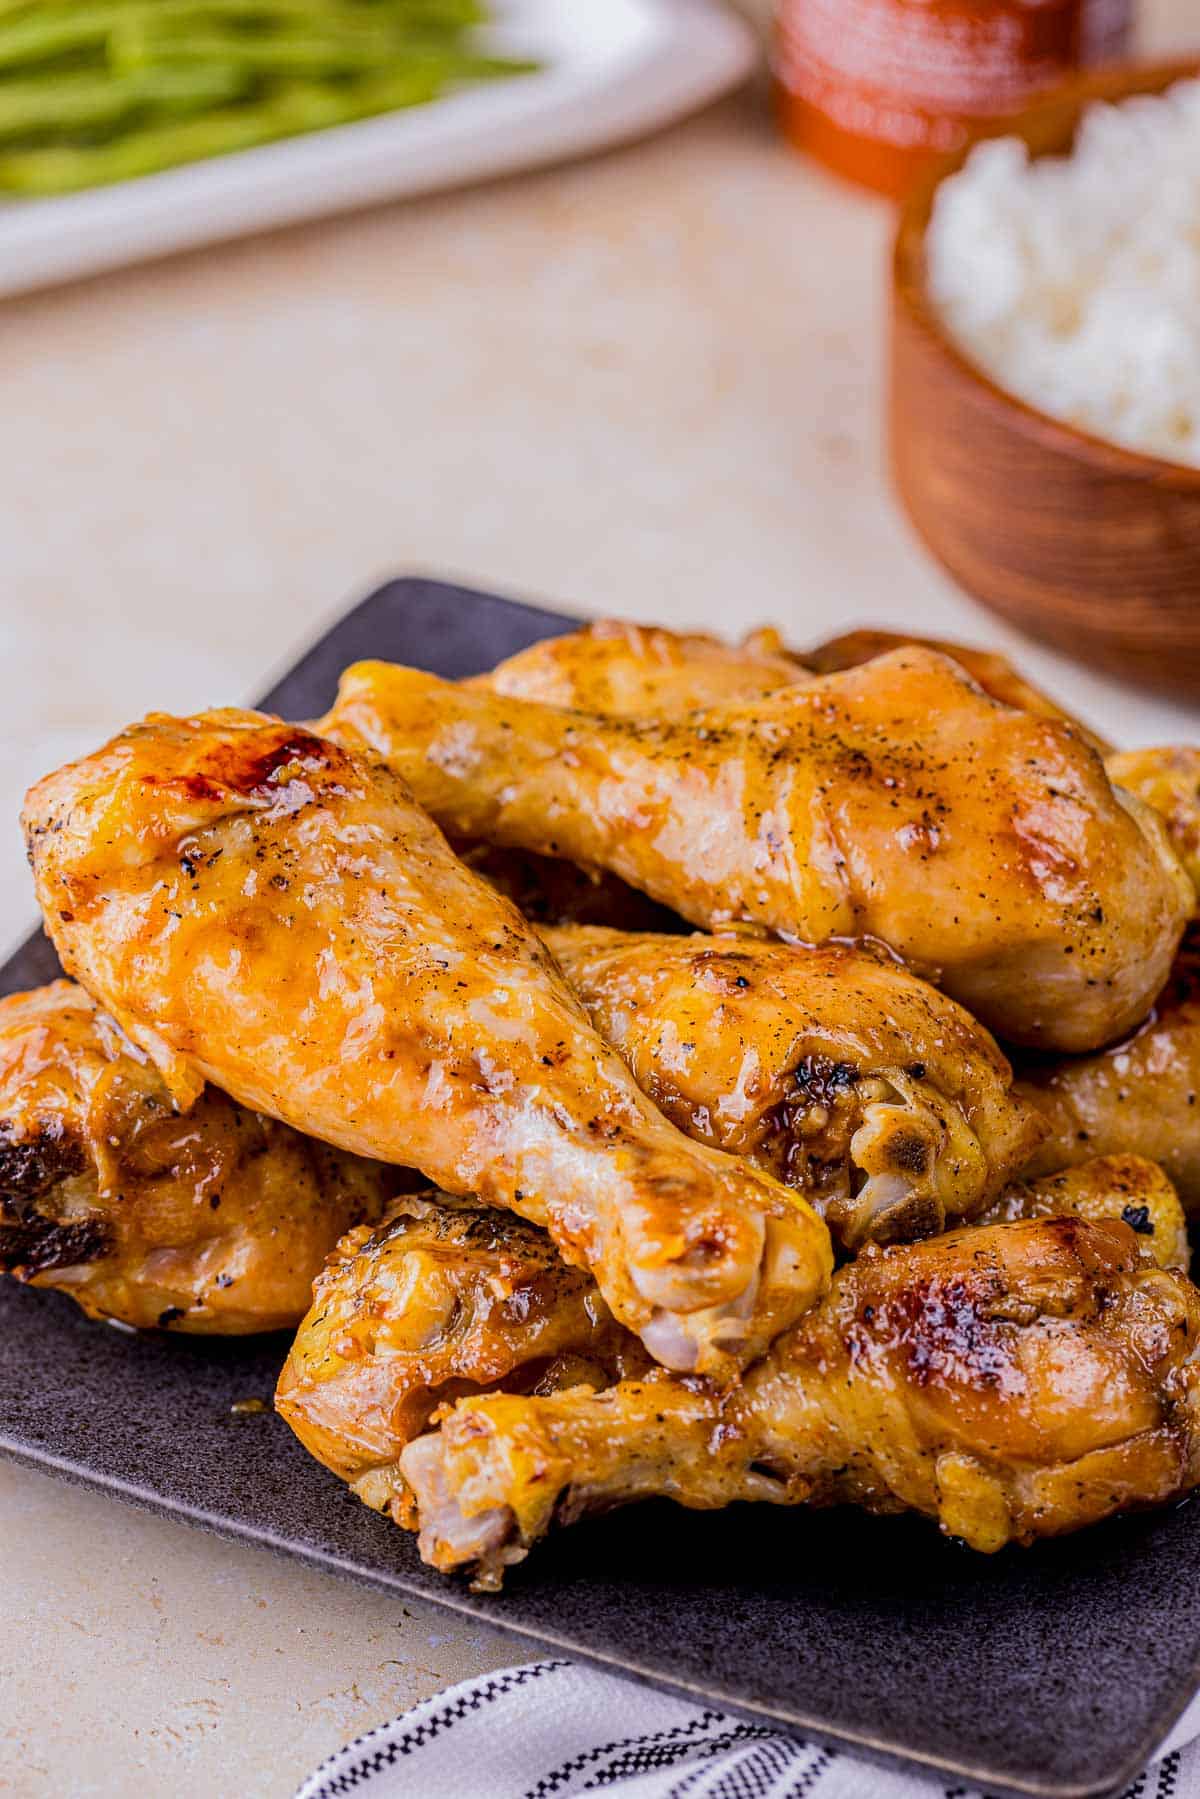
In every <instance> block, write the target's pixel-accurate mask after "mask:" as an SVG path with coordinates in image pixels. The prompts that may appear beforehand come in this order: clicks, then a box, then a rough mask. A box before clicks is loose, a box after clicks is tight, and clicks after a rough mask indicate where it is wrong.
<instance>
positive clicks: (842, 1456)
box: [400, 1218, 1200, 1585]
mask: <svg viewBox="0 0 1200 1799" xmlns="http://www.w3.org/2000/svg"><path fill="white" fill-rule="evenodd" d="M1198 1341H1200V1294H1198V1293H1197V1291H1196V1289H1195V1288H1194V1287H1192V1285H1191V1284H1190V1282H1188V1281H1187V1280H1186V1279H1185V1278H1184V1277H1183V1276H1182V1275H1180V1274H1176V1273H1172V1272H1169V1271H1165V1270H1162V1269H1159V1268H1157V1267H1155V1266H1153V1265H1152V1264H1151V1263H1150V1262H1149V1259H1148V1258H1145V1257H1143V1255H1142V1253H1141V1251H1140V1247H1139V1239H1138V1238H1137V1237H1136V1236H1135V1235H1134V1233H1133V1232H1132V1231H1131V1230H1129V1229H1128V1228H1127V1227H1126V1226H1125V1225H1123V1224H1120V1223H1113V1222H1105V1223H1094V1222H1090V1221H1087V1220H1084V1219H1077V1218H1056V1219H1048V1220H1038V1221H1033V1222H1029V1223H1015V1224H998V1225H992V1226H989V1227H986V1228H977V1229H969V1230H964V1231H956V1232H953V1233H951V1234H950V1235H948V1236H945V1237H934V1238H930V1239H928V1240H926V1241H925V1242H923V1243H917V1244H905V1245H897V1246H893V1247H892V1248H887V1249H879V1248H870V1249H868V1250H866V1251H864V1253H863V1255H862V1256H860V1257H859V1259H858V1260H857V1261H856V1262H852V1263H849V1264H847V1266H846V1267H844V1268H843V1269H842V1270H841V1271H840V1272H839V1273H838V1275H837V1276H836V1277H835V1280H834V1285H833V1289H832V1291H831V1292H830V1294H829V1295H828V1296H827V1298H826V1299H824V1300H823V1301H822V1302H821V1303H820V1304H819V1305H818V1306H817V1307H815V1308H814V1310H813V1311H812V1312H811V1313H809V1315H808V1316H807V1317H806V1318H804V1319H803V1320H802V1321H801V1323H800V1324H799V1325H797V1326H796V1327H795V1328H794V1329H793V1330H791V1331H789V1332H787V1333H786V1335H785V1336H783V1337H782V1338H780V1339H779V1341H778V1342H777V1343H776V1344H775V1345H774V1346H773V1348H772V1349H771V1350H770V1352H769V1353H768V1354H767V1356H766V1357H765V1358H764V1359H763V1360H762V1361H761V1362H759V1363H758V1364H757V1365H756V1366H755V1367H754V1368H752V1369H751V1370H750V1371H749V1372H748V1373H747V1375H746V1378H745V1382H744V1384H743V1385H741V1386H739V1387H736V1388H733V1389H731V1390H729V1391H728V1392H727V1393H725V1394H724V1395H715V1394H714V1393H712V1392H711V1391H710V1390H709V1389H707V1388H706V1387H705V1386H704V1385H703V1384H702V1383H698V1382H694V1381H680V1380H678V1379H677V1378H672V1377H671V1376H668V1375H665V1374H662V1375H659V1376H657V1377H651V1378H650V1379H648V1380H635V1381H624V1382H621V1383H620V1384H618V1385H617V1386H615V1387H613V1388H610V1389H609V1390H608V1391H606V1392H602V1393H595V1392H593V1391H591V1390H590V1389H588V1388H582V1389H577V1390H575V1391H572V1392H566V1393H560V1394H557V1395H553V1396H544V1397H526V1396H518V1395H508V1394H492V1395H485V1396H482V1397H478V1398H467V1399H464V1400H461V1401H460V1402H459V1403H458V1404H457V1405H456V1406H454V1408H453V1409H452V1410H451V1411H450V1412H449V1413H448V1415H447V1416H446V1417H445V1418H444V1419H443V1420H442V1422H441V1426H440V1429H438V1430H436V1431H434V1432H432V1433H430V1434H428V1435H426V1436H423V1437H419V1438H418V1439H417V1440H416V1441H415V1442H413V1443H412V1444H410V1445H409V1447H408V1448H407V1449H406V1450H405V1451H404V1452H403V1453H402V1455H401V1458H400V1466H401V1471H402V1475H403V1477H404V1479H405V1480H406V1481H407V1482H408V1484H409V1485H410V1486H411V1488H412V1489H413V1492H414V1494H415V1496H416V1501H417V1507H418V1511H419V1516H420V1525H421V1549H422V1554H423V1555H424V1556H425V1558H426V1560H428V1561H431V1562H432V1563H434V1565H435V1566H437V1567H440V1568H442V1569H445V1570H450V1569H455V1568H460V1567H461V1568H473V1569H475V1570H476V1572H477V1575H478V1577H479V1580H480V1584H483V1585H497V1584H498V1583H499V1580H500V1578H501V1575H502V1571H503V1568H504V1566H505V1565H506V1564H508V1563H511V1562H513V1561H517V1560H520V1559H521V1558H522V1557H523V1556H524V1555H525V1554H526V1553H527V1551H528V1548H529V1546H530V1545H531V1544H532V1543H534V1542H535V1541H536V1540H537V1539H538V1538H539V1537H540V1536H542V1535H543V1534H544V1533H545V1531H546V1530H547V1529H548V1528H549V1527H550V1525H551V1523H552V1522H554V1521H555V1520H556V1519H557V1520H558V1521H559V1522H569V1521H571V1520H573V1519H575V1518H578V1517H579V1516H581V1515H582V1514H584V1513H586V1512H588V1511H591V1510H595V1509H598V1508H602V1507H608V1506H611V1505H613V1504H617V1503H620V1502H622V1501H625V1500H631V1499H638V1498H643V1497H648V1496H651V1495H668V1496H670V1497H672V1498H674V1499H676V1500H678V1501H679V1502H680V1503H681V1504H683V1505H687V1506H693V1507H700V1508H711V1507H719V1506H724V1505H727V1504H729V1503H730V1502H731V1501H733V1500H736V1499H759V1500H765V1501H768V1502H771V1503H775V1504H789V1505H790V1504H799V1503H802V1502H808V1503H815V1504H828V1503H834V1502H842V1501H851V1502H853V1503H855V1504H858V1505H862V1506H865V1507H867V1508H868V1509H870V1510H872V1511H898V1510H902V1509H912V1510H916V1511H918V1512H923V1513H925V1514H927V1515H928V1516H929V1517H931V1518H936V1519H937V1520H938V1521H939V1523H940V1525H941V1527H942V1529H943V1530H944V1531H946V1532H947V1533H949V1534H950V1535H953V1536H956V1537H961V1538H963V1539H964V1540H965V1541H966V1542H967V1543H968V1544H969V1545H970V1546H971V1547H973V1548H975V1549H978V1550H983V1551H993V1550H996V1549H999V1548H1000V1547H1002V1546H1003V1545H1004V1544H1005V1543H1009V1542H1017V1543H1028V1542H1031V1541H1033V1540H1034V1539H1036V1538H1038V1537H1046V1536H1054V1535H1058V1534H1061V1533H1062V1532H1065V1531H1070V1530H1076V1529H1079V1528H1080V1527H1082V1526H1084V1525H1087V1524H1092V1523H1095V1522H1097V1521H1098V1520H1100V1519H1102V1518H1105V1517H1108V1516H1109V1515H1111V1514H1112V1513H1114V1512H1117V1511H1121V1510H1124V1509H1127V1508H1129V1507H1132V1506H1142V1505H1151V1504H1159V1503H1162V1502H1164V1501H1166V1500H1168V1499H1171V1498H1173V1497H1175V1496H1177V1495H1179V1494H1182V1493H1184V1492H1186V1491H1187V1490H1188V1489H1189V1488H1191V1487H1192V1486H1194V1485H1195V1484H1196V1482H1197V1480H1200V1432H1198V1427H1200V1391H1198V1382H1200V1369H1198V1366H1197V1363H1196V1362H1195V1360H1194V1359H1193V1358H1194V1355H1195V1351H1196V1347H1197V1343H1198Z"/></svg>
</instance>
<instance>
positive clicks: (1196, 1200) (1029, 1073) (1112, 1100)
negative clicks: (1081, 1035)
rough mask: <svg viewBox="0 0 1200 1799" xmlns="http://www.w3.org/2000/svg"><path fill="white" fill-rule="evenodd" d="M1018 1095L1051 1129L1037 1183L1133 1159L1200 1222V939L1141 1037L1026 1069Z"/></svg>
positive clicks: (1187, 945)
mask: <svg viewBox="0 0 1200 1799" xmlns="http://www.w3.org/2000/svg"><path fill="white" fill-rule="evenodd" d="M1017 1089H1018V1091H1019V1092H1020V1093H1021V1095H1022V1096H1023V1097H1024V1098H1025V1099H1026V1100H1027V1101H1028V1102H1029V1103H1030V1105H1033V1106H1036V1107H1037V1109H1038V1111H1039V1112H1041V1114H1042V1116H1043V1118H1044V1119H1045V1120H1046V1122H1047V1124H1048V1126H1049V1132H1048V1135H1047V1136H1046V1138H1045V1139H1044V1141H1043V1143H1042V1144H1041V1146H1040V1147H1039V1148H1038V1149H1036V1150H1035V1151H1034V1153H1033V1156H1032V1158H1031V1161H1030V1170H1031V1172H1032V1173H1034V1174H1045V1173H1049V1172H1053V1170H1055V1169H1058V1168H1066V1167H1070V1166H1072V1165H1073V1164H1075V1163H1077V1162H1083V1161H1086V1160H1087V1159H1088V1157H1090V1156H1096V1155H1111V1154H1115V1153H1118V1152H1120V1151H1122V1150H1133V1151H1135V1152H1136V1153H1137V1154H1138V1155H1144V1156H1149V1157H1150V1158H1151V1159H1152V1160H1154V1161H1156V1162H1160V1163H1161V1164H1162V1166H1163V1168H1164V1169H1165V1170H1166V1172H1167V1173H1168V1174H1169V1175H1170V1177H1171V1179H1172V1181H1173V1182H1174V1183H1175V1185H1176V1187H1177V1188H1178V1189H1179V1196H1180V1198H1181V1200H1182V1201H1183V1205H1184V1209H1185V1211H1186V1212H1187V1213H1188V1214H1189V1215H1190V1216H1192V1217H1195V1216H1197V1215H1200V932H1197V931H1191V932H1189V933H1188V936H1187V937H1186V938H1185V940H1184V944H1183V948H1182V949H1181V951H1180V953H1179V956H1178V957H1177V959H1176V962H1175V966H1174V968H1173V969H1172V971H1171V979H1170V981H1169V983H1168V984H1167V987H1166V989H1165V991H1164V992H1163V993H1161V994H1160V995H1159V998H1158V1000H1157V1002H1156V1004H1155V1007H1154V1011H1153V1012H1152V1013H1151V1015H1150V1017H1149V1018H1148V1019H1147V1020H1146V1022H1145V1024H1143V1025H1142V1026H1141V1028H1140V1030H1137V1031H1135V1032H1134V1033H1133V1034H1132V1036H1130V1037H1127V1038H1125V1039H1124V1040H1123V1041H1121V1042H1119V1043H1115V1044H1114V1045H1113V1046H1112V1047H1111V1048H1110V1049H1106V1050H1102V1051H1101V1052H1100V1053H1099V1054H1098V1055H1094V1056H1075V1057H1063V1058H1062V1059H1061V1060H1055V1061H1046V1062H1033V1063H1030V1064H1029V1065H1028V1066H1027V1067H1026V1068H1024V1069H1023V1070H1022V1071H1021V1076H1020V1079H1019V1080H1018V1081H1017Z"/></svg>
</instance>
